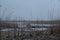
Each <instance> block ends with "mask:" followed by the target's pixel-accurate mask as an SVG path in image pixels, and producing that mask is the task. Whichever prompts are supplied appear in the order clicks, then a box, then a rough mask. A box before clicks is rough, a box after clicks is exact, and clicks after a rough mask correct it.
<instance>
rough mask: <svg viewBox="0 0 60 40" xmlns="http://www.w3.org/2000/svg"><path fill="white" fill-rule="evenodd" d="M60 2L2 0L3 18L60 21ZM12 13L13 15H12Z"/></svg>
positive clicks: (48, 0) (55, 0) (46, 0)
mask: <svg viewBox="0 0 60 40" xmlns="http://www.w3.org/2000/svg"><path fill="white" fill-rule="evenodd" d="M59 1H60V0H0V4H1V5H2V7H1V8H0V11H1V15H0V17H2V15H3V12H4V15H3V18H6V17H8V16H9V17H11V19H16V16H17V17H18V18H17V19H19V16H20V19H25V20H37V19H38V20H50V19H59V16H60V15H59V14H60V12H59V11H60V2H59ZM11 13H12V15H11Z"/></svg>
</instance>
